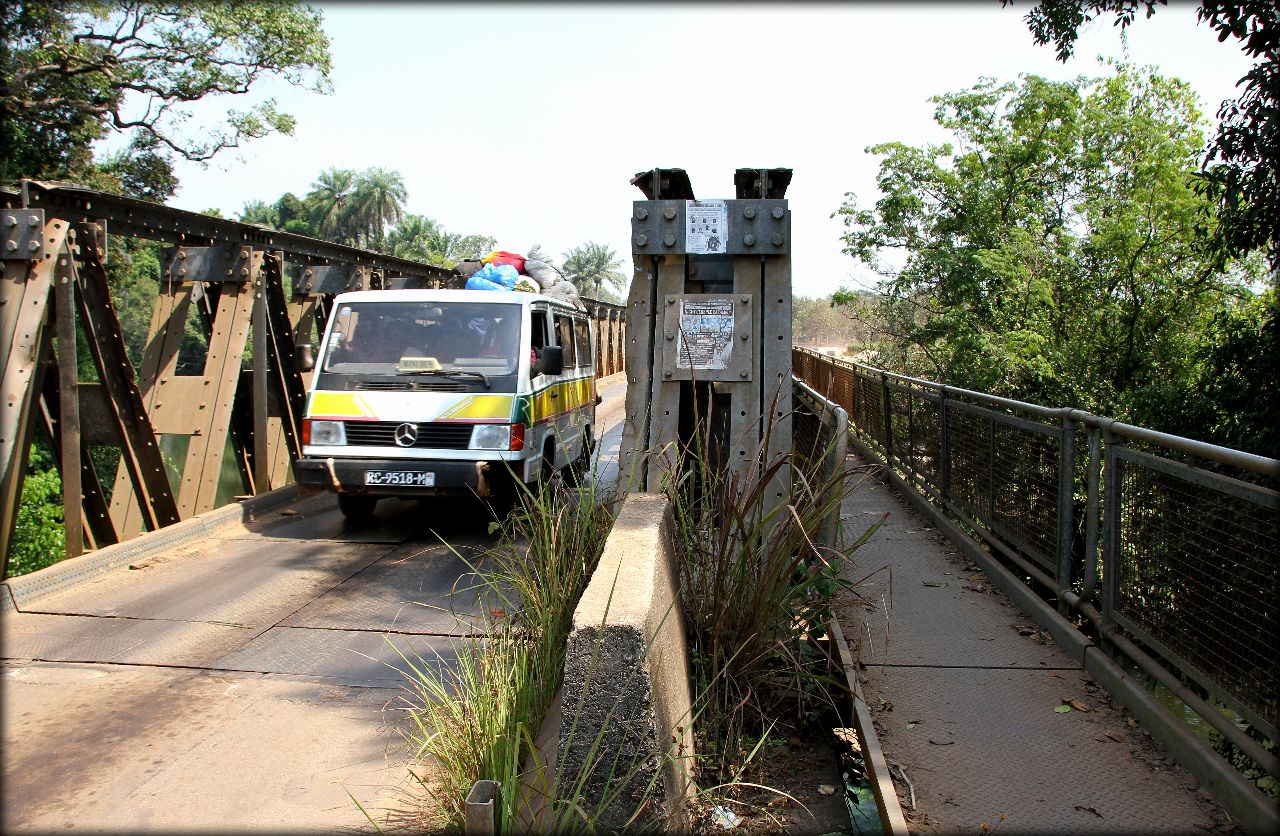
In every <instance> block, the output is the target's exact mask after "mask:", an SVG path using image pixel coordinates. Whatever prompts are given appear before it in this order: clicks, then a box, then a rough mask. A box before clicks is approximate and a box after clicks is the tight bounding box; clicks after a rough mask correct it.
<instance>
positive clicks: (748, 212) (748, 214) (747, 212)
mask: <svg viewBox="0 0 1280 836" xmlns="http://www.w3.org/2000/svg"><path fill="white" fill-rule="evenodd" d="M755 216H756V207H754V206H748V207H747V208H746V209H743V210H742V217H744V218H746V219H747V220H751V219H752V218H754V217H755Z"/></svg>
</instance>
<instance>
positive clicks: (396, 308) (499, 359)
mask: <svg viewBox="0 0 1280 836" xmlns="http://www.w3.org/2000/svg"><path fill="white" fill-rule="evenodd" d="M519 343H520V306H519V305H506V304H485V303H474V302H353V303H348V304H343V305H340V306H339V307H338V308H337V310H336V312H335V313H334V320H333V328H332V330H331V331H330V333H329V342H328V344H327V345H326V346H325V351H324V361H323V366H322V370H323V371H325V372H331V373H334V374H386V375H391V374H394V375H433V374H438V373H441V372H444V373H449V372H470V373H474V374H475V375H476V376H477V377H480V378H481V379H483V378H484V377H488V376H499V375H508V374H513V373H514V372H515V371H516V369H517V367H518V364H519V357H520V354H519V352H518V351H517V347H518V346H519Z"/></svg>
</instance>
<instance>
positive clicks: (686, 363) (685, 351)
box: [676, 298, 733, 369]
mask: <svg viewBox="0 0 1280 836" xmlns="http://www.w3.org/2000/svg"><path fill="white" fill-rule="evenodd" d="M732 357H733V300H732V299H704V300H698V301H695V300H693V299H688V298H685V299H681V300H680V334H679V345H678V347H677V349H676V368H678V369H727V368H729V361H730V360H731V359H732Z"/></svg>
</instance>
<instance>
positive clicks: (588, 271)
mask: <svg viewBox="0 0 1280 836" xmlns="http://www.w3.org/2000/svg"><path fill="white" fill-rule="evenodd" d="M621 266H622V260H621V259H619V258H618V254H617V253H615V252H614V251H613V250H612V249H610V248H609V247H607V246H605V245H604V244H597V243H595V242H594V241H588V242H587V243H585V244H582V245H580V246H577V247H574V248H573V249H571V250H569V252H567V253H564V269H563V272H564V276H565V278H566V279H568V280H569V281H571V282H573V283H574V285H575V286H577V288H578V292H579V293H581V294H582V295H584V296H589V297H592V298H595V299H603V300H604V301H606V302H610V301H616V300H617V298H618V297H617V296H616V295H614V291H616V292H618V293H621V292H622V290H623V289H624V288H625V287H626V281H627V279H626V276H624V275H623V274H622V273H621V272H619V270H618V268H619V267H621ZM605 285H608V286H609V287H610V288H611V290H606V289H605Z"/></svg>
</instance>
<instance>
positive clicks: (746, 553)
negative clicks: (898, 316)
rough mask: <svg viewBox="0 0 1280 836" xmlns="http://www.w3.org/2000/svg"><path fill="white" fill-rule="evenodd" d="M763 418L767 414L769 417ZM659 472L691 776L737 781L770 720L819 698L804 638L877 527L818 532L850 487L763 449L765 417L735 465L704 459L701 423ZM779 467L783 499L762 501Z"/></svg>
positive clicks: (848, 472) (821, 684)
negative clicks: (675, 573)
mask: <svg viewBox="0 0 1280 836" xmlns="http://www.w3.org/2000/svg"><path fill="white" fill-rule="evenodd" d="M770 414H772V412H771V413H770ZM699 426H700V427H701V429H700V430H699V431H698V432H696V433H695V434H694V443H693V444H691V445H687V446H686V447H685V448H684V449H682V450H681V451H679V454H678V456H677V460H676V463H675V466H674V467H672V468H670V469H669V470H667V471H666V474H665V481H664V484H663V490H664V492H665V493H666V495H667V497H668V498H669V500H670V513H671V521H672V532H673V540H674V543H673V547H674V549H675V553H676V559H677V562H678V565H679V576H680V595H681V600H682V603H683V608H684V616H685V625H686V630H687V632H688V638H689V651H690V665H691V669H692V670H691V674H692V678H693V683H692V685H693V692H694V694H695V695H696V706H695V711H696V714H697V717H698V722H697V723H696V724H695V730H696V733H697V742H698V754H699V760H700V764H699V775H700V778H701V779H702V780H703V781H704V783H706V782H710V781H723V780H729V781H733V780H740V779H741V776H742V768H743V765H744V761H745V760H747V759H749V757H748V754H749V752H750V751H752V750H753V747H752V746H750V745H748V743H749V741H751V740H753V739H755V740H758V739H761V738H763V737H765V736H766V735H767V734H768V731H769V730H770V728H772V725H773V723H774V722H775V721H776V719H777V718H778V717H779V716H782V715H785V714H787V713H791V714H793V715H795V717H796V720H797V724H799V721H800V720H801V719H802V718H803V715H804V714H805V713H806V712H808V711H810V710H812V709H813V708H814V707H815V706H814V703H815V701H820V700H824V699H828V689H827V687H826V679H827V678H826V674H825V665H821V664H818V660H817V659H816V654H815V653H814V652H813V651H812V650H811V645H810V643H809V642H808V641H807V640H808V639H809V638H811V637H818V636H820V635H821V634H822V633H823V631H824V629H825V628H824V626H823V625H824V624H825V622H826V620H827V619H828V618H829V617H830V615H831V603H832V599H833V596H834V595H835V593H836V592H837V591H838V590H839V589H841V588H843V587H848V586H850V584H849V582H848V581H846V580H844V579H843V578H842V577H841V575H840V568H841V565H842V564H843V563H844V561H846V560H848V559H849V557H850V556H851V555H852V554H853V552H854V551H855V550H856V549H858V548H859V547H860V546H861V545H863V544H864V543H865V542H866V541H867V540H868V539H869V538H870V537H871V535H872V534H873V533H874V532H875V530H876V529H877V528H878V527H879V525H880V523H875V524H873V525H872V526H871V527H869V528H868V529H867V530H866V531H864V532H862V533H861V534H860V535H859V536H858V537H857V538H856V539H853V540H852V541H851V542H849V543H847V544H844V545H840V543H841V540H842V536H841V534H839V533H837V536H836V538H835V539H836V543H823V542H820V541H819V535H818V532H820V531H821V530H822V529H823V525H824V523H825V522H826V521H827V520H828V518H829V517H830V516H831V515H832V514H836V515H838V513H839V508H840V504H841V502H842V501H843V500H844V498H845V497H846V496H848V494H849V493H850V492H851V491H852V490H854V489H855V488H856V487H857V485H858V484H859V481H858V479H859V476H860V474H858V472H857V471H855V470H854V469H852V468H850V467H847V466H845V465H844V463H841V465H840V466H839V467H837V468H836V469H835V472H833V473H830V474H825V475H824V474H821V473H820V472H818V473H817V474H816V475H815V473H814V471H813V470H812V469H808V472H806V470H807V469H806V468H802V467H800V466H799V462H797V460H796V458H795V456H794V455H793V454H791V453H785V454H777V455H774V456H773V457H770V456H769V455H768V452H767V451H768V450H769V437H770V436H771V435H772V433H773V432H774V431H775V430H774V425H773V424H772V422H770V424H769V425H768V426H767V427H766V431H765V433H764V438H763V439H762V440H761V442H760V443H759V444H758V445H757V446H756V447H755V449H754V452H753V455H752V456H750V457H749V460H748V461H746V462H744V463H743V464H742V465H741V466H739V467H738V468H737V469H734V470H731V471H728V472H726V471H723V470H721V469H720V468H718V467H716V466H715V463H714V461H713V459H714V456H713V455H712V453H711V452H710V451H712V440H711V437H710V434H709V431H708V430H707V429H706V428H707V427H710V426H711V422H710V421H707V422H705V423H703V424H699ZM788 474H790V478H791V481H792V491H791V495H790V497H789V499H787V500H784V501H782V502H778V503H776V504H773V505H772V506H771V505H770V503H769V502H767V501H766V500H767V498H768V494H769V493H770V492H771V482H773V480H774V479H776V478H786V477H787V475H788Z"/></svg>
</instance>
